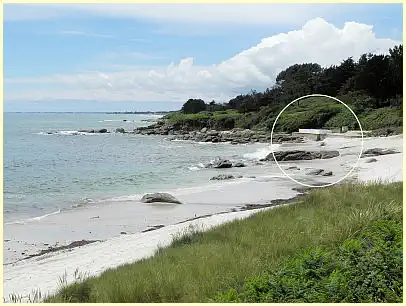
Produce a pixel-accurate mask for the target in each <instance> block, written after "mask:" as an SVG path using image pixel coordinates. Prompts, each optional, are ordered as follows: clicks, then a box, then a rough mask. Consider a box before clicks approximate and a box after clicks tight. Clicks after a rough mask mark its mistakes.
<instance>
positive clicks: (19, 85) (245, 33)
mask: <svg viewBox="0 0 406 306" xmlns="http://www.w3.org/2000/svg"><path fill="white" fill-rule="evenodd" d="M4 19H5V23H4V77H5V110H6V111H92V110H98V111H121V110H123V111H124V110H130V109H131V110H134V109H137V110H150V109H151V110H158V109H162V110H163V109H176V108H178V107H179V106H181V105H182V103H183V102H184V101H185V100H187V98H189V97H202V98H204V99H210V100H211V99H215V100H216V101H219V102H224V101H227V99H228V98H230V97H232V96H233V95H235V94H237V93H243V92H244V91H245V90H248V89H249V88H255V89H257V90H264V89H265V88H266V87H269V86H271V85H272V83H273V81H274V78H275V75H276V74H277V73H278V72H279V71H280V70H281V69H285V68H287V67H288V66H289V65H291V64H294V63H297V62H306V61H315V62H318V63H320V64H322V65H331V64H335V63H337V62H339V61H340V60H343V59H345V58H346V57H348V56H354V57H358V56H359V55H360V54H362V53H365V52H385V50H387V49H388V48H389V47H391V46H393V45H395V44H397V43H400V41H401V40H402V6H401V5H400V4H316V5H299V4H283V5H278V4H256V5H254V4H241V5H231V4H227V5H226V4H224V5H219V4H205V5H196V4H189V5H185V4H184V5H181V4H179V5H169V6H168V5H167V6H165V5H158V4H155V5H152V4H150V5H135V4H134V5H115V6H106V5H105V6H103V5H94V4H92V5H62V4H59V5H24V4H6V5H5V6H4ZM348 22H351V23H348ZM346 23H347V24H346ZM370 26H372V27H370ZM314 33H316V34H314ZM323 35H326V36H325V39H317V37H323ZM295 46H297V47H295ZM302 48H303V49H302ZM309 49H312V52H311V54H310V53H309V52H308V51H307V50H309ZM303 50H304V51H305V52H304V51H303ZM326 53H327V55H326Z"/></svg>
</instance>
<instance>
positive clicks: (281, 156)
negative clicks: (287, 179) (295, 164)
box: [261, 150, 340, 161]
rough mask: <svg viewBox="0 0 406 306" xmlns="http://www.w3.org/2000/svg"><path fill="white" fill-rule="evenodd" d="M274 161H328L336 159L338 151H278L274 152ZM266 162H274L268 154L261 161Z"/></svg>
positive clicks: (270, 154)
mask: <svg viewBox="0 0 406 306" xmlns="http://www.w3.org/2000/svg"><path fill="white" fill-rule="evenodd" d="M274 154H275V159H276V160H277V161H289V160H312V159H329V158H333V157H337V156H339V155H340V153H339V152H338V151H318V152H317V151H300V150H294V151H278V152H274ZM263 160H267V161H270V160H271V161H272V160H274V158H273V156H272V153H269V154H268V156H267V157H265V159H261V161H263Z"/></svg>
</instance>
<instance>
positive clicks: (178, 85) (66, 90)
mask: <svg viewBox="0 0 406 306" xmlns="http://www.w3.org/2000/svg"><path fill="white" fill-rule="evenodd" d="M400 43H401V42H400V41H395V40H391V39H383V38H377V37H376V35H375V33H374V32H373V27H372V26H370V25H365V24H361V23H357V22H347V23H345V24H344V26H343V27H342V28H337V27H335V26H334V25H332V24H330V23H328V22H326V21H325V20H324V19H322V18H315V19H312V20H310V21H308V22H307V23H306V24H304V25H303V27H301V28H300V29H299V30H295V31H290V32H287V33H280V34H277V35H274V36H271V37H267V38H264V39H262V41H261V42H260V43H259V44H257V45H256V46H253V47H251V48H249V49H247V50H244V51H243V52H240V53H238V54H236V55H235V56H234V57H232V58H230V59H228V60H225V61H223V62H221V63H219V64H216V65H211V66H197V65H194V59H193V58H192V57H189V58H185V59H182V60H181V61H180V62H179V63H173V62H172V63H170V64H169V65H168V66H157V67H149V68H145V67H139V68H137V67H135V68H133V69H131V70H125V71H117V72H106V71H94V72H88V73H83V74H78V75H53V76H44V77H42V78H35V79H30V78H25V79H6V80H5V81H6V82H5V85H6V86H5V87H6V91H5V99H6V100H8V101H11V100H27V99H31V100H60V99H70V100H73V99H74V100H98V101H185V100H187V99H189V98H191V97H195V98H202V99H205V100H212V99H214V100H216V101H220V102H221V101H226V100H228V99H229V98H231V97H233V96H235V95H236V94H240V93H245V92H247V91H248V90H249V89H251V88H252V89H256V90H264V89H265V88H267V87H270V86H272V85H273V84H274V82H275V78H276V75H277V74H278V73H279V72H280V71H281V70H283V69H286V68H287V67H289V66H290V65H293V64H297V63H298V64H299V63H306V62H315V63H318V64H320V65H322V66H329V65H334V64H338V63H340V62H341V61H342V60H344V59H346V58H348V57H354V59H358V57H359V56H360V55H362V54H363V53H369V52H371V53H387V52H388V49H389V48H391V47H393V46H394V45H397V44H400ZM218 47H220V46H218Z"/></svg>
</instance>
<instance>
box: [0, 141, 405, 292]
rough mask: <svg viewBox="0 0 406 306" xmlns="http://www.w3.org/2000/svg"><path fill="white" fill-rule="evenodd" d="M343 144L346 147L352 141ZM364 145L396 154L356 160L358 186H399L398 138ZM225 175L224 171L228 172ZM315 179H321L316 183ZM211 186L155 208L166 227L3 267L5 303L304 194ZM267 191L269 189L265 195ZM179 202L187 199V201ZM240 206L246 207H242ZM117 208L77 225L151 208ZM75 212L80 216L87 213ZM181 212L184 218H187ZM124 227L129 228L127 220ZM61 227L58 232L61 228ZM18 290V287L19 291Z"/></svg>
mask: <svg viewBox="0 0 406 306" xmlns="http://www.w3.org/2000/svg"><path fill="white" fill-rule="evenodd" d="M335 141H336V140H335ZM345 141H346V142H351V141H352V140H345ZM366 141H367V143H368V145H367V146H366V147H364V149H368V148H369V147H371V146H377V147H382V148H391V147H393V145H394V144H397V146H398V147H399V149H400V153H399V154H393V155H383V156H377V157H376V159H377V160H378V162H376V163H371V164H368V163H365V161H364V160H361V163H360V165H359V166H360V167H361V168H360V170H358V180H359V181H368V180H375V179H376V178H382V179H384V180H386V179H388V180H399V179H400V180H402V177H401V174H402V169H401V168H400V170H399V163H400V164H402V157H403V149H402V147H403V136H401V137H399V136H393V137H388V138H386V140H385V141H382V138H370V139H367V140H366ZM369 142H371V145H369ZM327 144H328V141H327ZM392 144H393V145H392ZM340 147H343V145H340ZM344 147H345V146H344ZM344 150H349V151H351V150H354V146H348V148H346V149H344ZM351 156H352V155H351V154H349V155H348V156H347V157H351ZM352 157H353V156H352ZM349 160H350V159H349ZM321 163H322V162H321V161H304V162H301V163H299V164H300V165H303V166H307V165H320V164H321ZM323 165H325V166H323V167H331V168H334V167H335V168H334V173H335V174H336V172H337V175H338V174H339V171H344V170H345V169H346V168H345V167H343V166H340V160H337V159H336V160H334V159H332V160H331V161H323ZM266 166H267V164H265V165H264V166H261V167H259V168H261V169H262V168H263V170H264V171H263V172H264V173H263V174H266V171H267V170H266V169H268V168H266ZM301 167H302V166H301ZM259 168H258V169H259ZM327 169H329V168H327ZM224 170H226V171H227V170H229V169H224ZM259 170H260V169H259ZM399 171H400V172H399ZM399 175H400V176H399ZM319 179H321V177H320V178H319ZM286 182H288V184H290V185H288V187H286V186H285V187H286V188H285V189H282V191H281V192H279V191H280V189H278V187H275V186H280V188H282V187H284V185H286ZM213 186H216V187H215V188H213V189H212V190H205V191H201V192H196V193H192V194H183V195H181V194H180V195H178V194H176V196H177V197H179V198H181V200H182V202H185V203H196V204H187V205H179V206H173V205H154V208H156V209H158V212H159V214H161V215H162V216H165V218H166V220H167V222H164V223H160V222H154V220H149V221H148V223H150V224H151V223H152V224H154V223H155V225H147V226H145V227H146V229H145V227H144V228H143V229H141V228H139V229H138V230H137V231H135V232H131V230H130V231H126V233H125V234H121V235H119V236H113V237H111V238H108V239H106V240H103V239H96V238H94V237H92V238H91V239H89V237H83V236H82V234H80V232H79V233H78V234H77V235H78V236H77V237H80V238H79V239H76V240H73V241H71V242H70V243H74V242H75V241H76V242H77V241H94V240H103V241H95V242H92V243H89V244H86V245H82V246H80V245H76V247H73V248H68V247H67V246H69V244H68V243H67V244H62V245H58V246H55V249H56V251H55V252H47V253H44V254H40V255H38V256H32V257H31V258H29V259H24V260H22V261H18V262H15V263H10V264H4V263H3V267H4V280H5V281H4V293H5V297H6V298H8V294H10V293H17V294H22V295H27V294H29V293H31V292H32V289H33V287H35V286H33V285H32V284H36V286H37V287H38V288H39V289H41V292H42V293H47V292H48V291H49V292H52V291H53V290H55V288H56V286H57V278H58V276H61V273H63V271H64V269H65V267H70V268H69V269H68V273H69V271H70V270H72V271H71V273H73V271H74V270H75V269H76V268H79V270H80V271H82V270H86V269H89V271H86V272H89V275H96V274H97V273H101V272H103V271H104V270H106V269H107V268H112V267H115V266H117V265H120V264H124V263H128V262H132V261H135V260H139V259H141V258H145V256H147V257H148V256H151V255H153V253H154V252H155V250H156V248H157V247H158V246H164V245H166V244H168V243H170V241H171V237H172V236H171V235H170V234H176V233H179V232H182V231H184V230H187V228H188V226H190V225H192V226H202V228H204V227H208V228H210V226H214V225H213V224H215V225H220V224H223V223H225V222H228V221H232V220H234V219H235V218H240V217H241V218H245V217H248V216H250V215H252V214H255V213H256V212H258V211H261V210H264V209H271V208H274V207H278V206H280V205H287V204H290V203H295V200H296V199H297V198H299V197H300V196H302V195H303V192H306V191H308V189H306V188H303V186H300V185H298V184H296V185H295V184H293V183H292V182H290V180H288V179H287V178H285V179H283V178H272V177H269V176H266V175H262V176H259V177H257V178H256V179H255V180H240V181H238V182H236V181H234V182H229V181H221V182H220V183H218V184H213ZM267 186H268V187H267ZM271 186H272V187H271ZM216 188H217V189H216ZM267 188H271V189H269V190H268V189H267ZM274 189H275V190H278V192H276V193H275V194H273V193H272V190H274ZM271 195H272V196H271ZM255 197H256V198H255ZM272 197H273V198H272ZM184 199H186V201H185V200H184ZM202 199H203V202H204V203H206V204H204V203H202V204H200V205H199V204H198V200H200V201H202ZM237 199H238V200H237ZM260 199H263V200H264V201H258V200H260ZM216 201H217V202H221V201H223V202H222V204H221V203H220V204H217V205H214V204H215V203H216ZM238 201H240V203H241V204H240V205H238V204H237V205H236V203H238ZM244 202H246V203H245V204H243V203H244ZM289 202H290V203H289ZM209 203H213V204H209ZM232 203H234V205H231V204H232ZM116 204H117V203H114V206H113V205H110V207H109V205H107V206H105V207H97V208H98V209H99V215H100V218H96V217H95V216H94V213H90V212H87V217H89V216H91V215H93V216H92V217H95V218H94V219H91V218H90V217H89V218H86V216H84V217H83V218H82V220H79V221H82V222H87V223H95V222H99V223H100V225H99V228H102V227H103V226H104V225H103V224H105V225H106V226H107V227H111V225H112V224H113V223H114V222H116V223H117V220H122V219H121V218H122V217H123V216H125V214H126V213H127V214H128V209H133V210H134V211H136V212H137V213H139V214H140V215H142V214H143V213H146V212H147V210H146V211H138V210H140V209H148V208H150V207H151V206H139V207H138V206H137V207H135V208H134V206H131V207H132V208H131V207H130V206H129V205H128V201H127V203H119V204H117V205H116ZM112 209H116V210H120V209H122V210H123V212H121V215H120V214H116V215H114V216H113V217H112V221H111V223H103V222H105V221H103V222H100V220H104V219H103V216H105V215H107V214H108V213H110V214H111V212H112ZM188 210H189V211H188ZM80 211H81V212H85V211H86V210H80ZM185 211H188V212H187V213H186V212H185ZM193 211H196V212H201V213H199V214H198V215H196V214H195V216H194V217H187V215H188V214H189V215H190V214H192V213H193ZM205 211H206V212H205ZM168 212H170V215H168ZM103 214H104V215H103ZM58 215H59V216H58ZM60 215H61V214H56V215H53V216H50V217H47V218H45V219H44V220H43V221H46V222H45V223H44V224H45V225H46V224H48V226H51V224H59V223H58V221H61V216H60ZM172 215H173V216H172ZM175 215H176V216H175ZM77 216H78V215H75V214H72V215H70V217H71V218H76V217H77ZM168 216H169V217H168ZM68 217H69V216H68ZM175 217H177V219H178V221H176V222H174V221H175V219H176V218H175ZM114 218H116V219H114ZM158 219H159V218H158ZM158 219H157V221H158ZM179 219H181V220H179ZM85 220H88V221H85ZM128 221H129V222H131V220H128ZM65 222H66V221H65ZM80 224H81V223H80V222H78V223H77V225H78V226H79V225H80ZM61 226H62V227H63V224H62V225H61ZM75 226H76V225H75V224H73V227H75ZM83 226H84V224H83V223H82V226H81V227H83ZM208 228H207V229H208ZM33 229H34V230H35V231H39V230H40V228H39V227H33ZM85 230H86V229H83V233H84V231H85ZM62 232H63V231H62ZM101 235H102V234H101ZM162 243H163V244H162ZM165 243H166V244H165ZM79 244H80V243H79ZM74 245H75V244H74ZM129 245H132V246H133V248H132V249H130V248H128V246H129ZM64 247H65V248H64ZM59 248H62V249H59ZM111 250H117V252H118V254H119V255H117V256H116V257H119V258H114V260H113V259H112V258H111V255H112V254H110V253H111ZM37 253H40V252H37ZM89 254H90V255H91V257H92V258H91V260H92V262H91V263H89V261H83V260H84V259H83V260H82V259H81V258H80V256H82V257H83V256H84V257H86V256H88V255H89ZM89 260H90V259H89ZM38 265H40V266H41V273H37V272H38V271H36V267H38ZM74 266H75V267H74ZM58 271H59V272H58ZM19 275H23V276H19ZM72 280H73V279H72V278H69V279H68V281H72ZM19 284H21V290H20V285H19Z"/></svg>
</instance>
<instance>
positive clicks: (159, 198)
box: [141, 192, 181, 204]
mask: <svg viewBox="0 0 406 306" xmlns="http://www.w3.org/2000/svg"><path fill="white" fill-rule="evenodd" d="M141 202H142V203H154V202H163V203H176V204H181V202H180V201H179V200H178V199H176V198H175V197H174V196H173V195H171V194H169V193H161V192H158V193H147V194H146V195H144V196H143V197H142V199H141Z"/></svg>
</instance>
